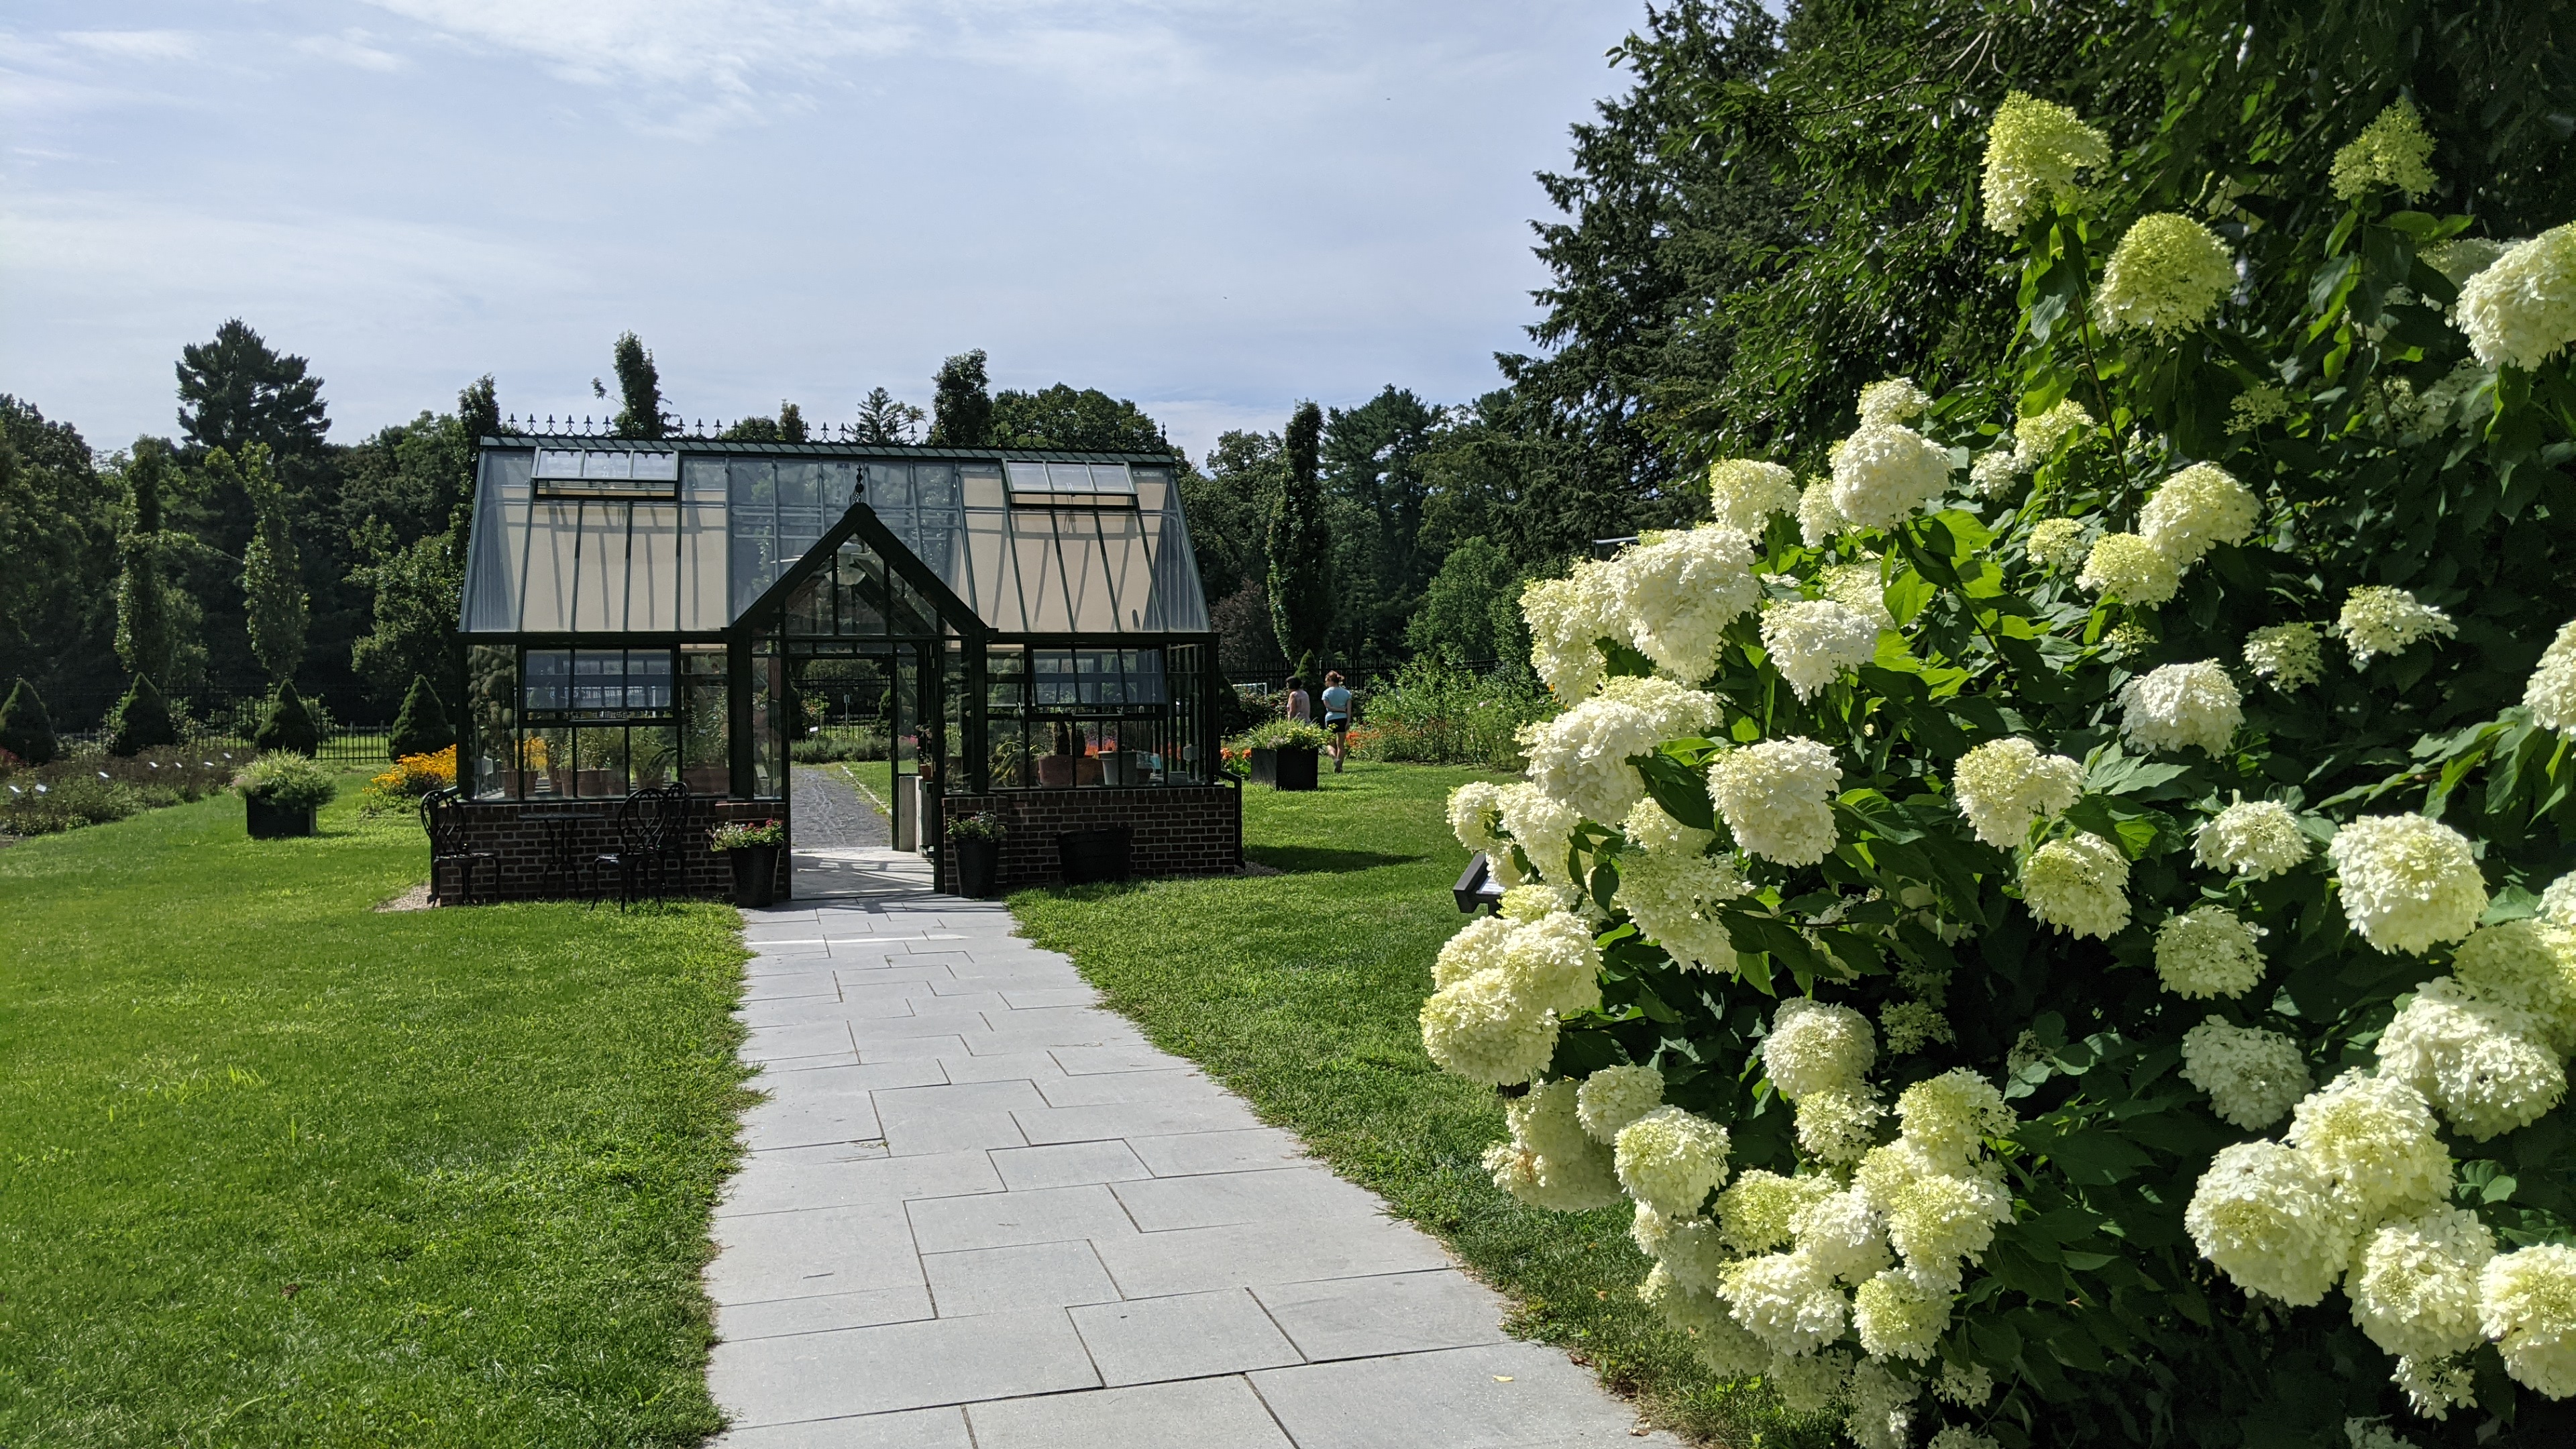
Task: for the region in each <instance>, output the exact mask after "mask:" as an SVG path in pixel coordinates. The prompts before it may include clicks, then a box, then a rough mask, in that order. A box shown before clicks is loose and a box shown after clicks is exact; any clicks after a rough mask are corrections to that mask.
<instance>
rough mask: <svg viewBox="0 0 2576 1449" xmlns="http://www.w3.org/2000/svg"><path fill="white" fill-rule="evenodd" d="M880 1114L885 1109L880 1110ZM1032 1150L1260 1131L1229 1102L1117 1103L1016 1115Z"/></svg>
mask: <svg viewBox="0 0 2576 1449" xmlns="http://www.w3.org/2000/svg"><path fill="white" fill-rule="evenodd" d="M880 1110H882V1108H880ZM1013 1115H1014V1116H1016V1117H1018V1118H1019V1121H1020V1130H1021V1131H1022V1132H1025V1133H1027V1134H1028V1139H1029V1142H1030V1143H1031V1144H1032V1145H1035V1144H1038V1143H1043V1142H1088V1141H1095V1140H1098V1139H1100V1138H1104V1137H1161V1136H1166V1135H1169V1134H1171V1133H1174V1132H1217V1131H1223V1130H1225V1129H1228V1128H1237V1127H1257V1126H1259V1125H1261V1123H1260V1119H1258V1118H1256V1117H1254V1116H1253V1115H1252V1109H1251V1108H1250V1107H1247V1106H1245V1105H1243V1103H1242V1102H1241V1101H1239V1100H1236V1099H1234V1098H1231V1097H1221V1098H1219V1099H1217V1100H1215V1101H1211V1102H1113V1103H1110V1104H1107V1105H1105V1106H1099V1107H1040V1108H1038V1109H1036V1110H1035V1111H1029V1110H1021V1111H1018V1112H1015V1113H1013Z"/></svg>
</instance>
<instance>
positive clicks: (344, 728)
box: [54, 724, 393, 769]
mask: <svg viewBox="0 0 2576 1449" xmlns="http://www.w3.org/2000/svg"><path fill="white" fill-rule="evenodd" d="M115 734H116V732H115V731H114V730H107V729H96V730H61V731H57V732H56V733H55V736H54V738H55V739H56V740H58V741H59V742H60V743H61V744H62V745H63V746H64V747H65V748H70V747H73V746H81V745H95V746H97V747H98V748H100V749H105V748H107V744H108V741H109V740H110V739H112V738H114V737H115ZM321 734H322V744H321V748H320V749H319V750H318V751H316V752H315V755H314V758H316V759H318V760H320V761H321V762H322V763H323V764H326V765H345V766H348V767H350V768H352V769H357V768H362V767H367V766H376V765H383V764H386V763H389V762H390V761H391V760H392V758H393V753H392V749H391V741H392V738H393V729H392V726H390V725H338V724H334V725H325V726H323V727H322V731H321ZM179 748H180V749H181V750H183V751H187V752H189V753H195V754H203V755H205V756H207V757H208V758H210V759H234V760H239V761H241V762H243V763H244V764H247V763H249V761H250V758H251V756H253V755H255V754H257V753H259V750H258V747H257V746H255V745H253V744H252V743H251V742H250V737H249V736H248V735H246V734H243V733H241V732H239V731H236V730H223V729H208V728H204V727H202V726H198V727H193V728H191V727H182V728H181V730H180V733H179Z"/></svg>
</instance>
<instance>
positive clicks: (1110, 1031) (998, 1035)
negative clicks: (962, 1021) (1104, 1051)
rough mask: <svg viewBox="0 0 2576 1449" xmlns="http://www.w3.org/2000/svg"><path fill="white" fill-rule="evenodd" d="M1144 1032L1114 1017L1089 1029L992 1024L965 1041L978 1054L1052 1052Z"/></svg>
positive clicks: (1137, 1037)
mask: <svg viewBox="0 0 2576 1449" xmlns="http://www.w3.org/2000/svg"><path fill="white" fill-rule="evenodd" d="M1144 1040H1145V1038H1144V1036H1143V1035H1142V1034H1141V1033H1139V1032H1138V1031H1137V1030H1136V1029H1135V1028H1134V1027H1132V1026H1128V1025H1125V1024H1124V1023H1122V1022H1119V1021H1117V1020H1115V1019H1105V1020H1102V1021H1100V1022H1098V1023H1096V1024H1095V1025H1094V1026H1093V1027H1092V1028H1091V1029H1090V1030H1088V1031H1074V1030H1070V1029H1066V1028H1061V1027H1048V1028H1046V1029H1045V1030H1043V1031H1021V1030H1018V1029H1016V1028H1013V1029H1008V1030H1005V1029H1002V1028H998V1027H996V1028H992V1029H990V1030H987V1031H986V1032H985V1034H984V1035H982V1036H980V1037H979V1036H972V1035H969V1036H968V1037H967V1038H966V1041H967V1043H968V1045H969V1046H971V1047H972V1048H973V1049H974V1051H975V1053H976V1055H978V1056H988V1057H989V1056H997V1055H1000V1054H1001V1053H1003V1052H1051V1051H1054V1050H1055V1049H1056V1048H1058V1047H1069V1046H1115V1045H1119V1044H1122V1043H1129V1042H1133V1043H1139V1044H1141V1043H1142V1042H1143V1041H1144Z"/></svg>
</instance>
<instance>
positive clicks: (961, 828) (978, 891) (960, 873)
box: [948, 810, 1009, 899]
mask: <svg viewBox="0 0 2576 1449" xmlns="http://www.w3.org/2000/svg"><path fill="white" fill-rule="evenodd" d="M1008 833H1009V829H1008V827H1007V826H1005V825H1004V824H1003V823H1002V817H1001V816H999V815H996V814H994V813H993V812H992V811H990V810H979V811H977V812H975V813H974V814H972V815H960V816H958V817H957V818H956V819H954V820H951V821H949V822H948V840H949V848H950V849H952V850H954V851H956V852H957V893H958V894H959V895H961V896H972V897H976V898H978V899H981V898H983V897H985V896H989V895H991V894H993V885H994V882H995V881H996V880H997V879H998V878H999V877H1000V875H1001V873H1002V837H1003V836H1004V835H1006V834H1008Z"/></svg>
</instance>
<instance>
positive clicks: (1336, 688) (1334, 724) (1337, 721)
mask: <svg viewBox="0 0 2576 1449" xmlns="http://www.w3.org/2000/svg"><path fill="white" fill-rule="evenodd" d="M1324 729H1325V732H1326V733H1328V734H1330V735H1331V736H1332V737H1333V744H1332V750H1333V773H1334V774H1336V775H1338V774H1340V773H1341V772H1342V759H1343V757H1344V756H1346V755H1348V754H1349V753H1350V752H1351V692H1350V691H1349V690H1348V689H1345V688H1343V687H1342V676H1341V671H1339V670H1334V669H1327V670H1325V671H1324Z"/></svg>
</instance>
